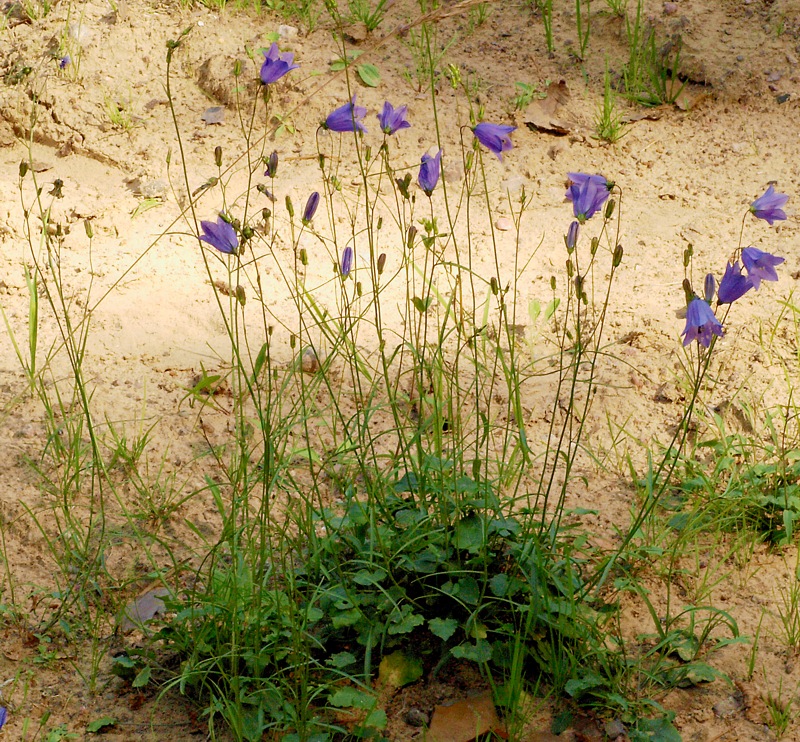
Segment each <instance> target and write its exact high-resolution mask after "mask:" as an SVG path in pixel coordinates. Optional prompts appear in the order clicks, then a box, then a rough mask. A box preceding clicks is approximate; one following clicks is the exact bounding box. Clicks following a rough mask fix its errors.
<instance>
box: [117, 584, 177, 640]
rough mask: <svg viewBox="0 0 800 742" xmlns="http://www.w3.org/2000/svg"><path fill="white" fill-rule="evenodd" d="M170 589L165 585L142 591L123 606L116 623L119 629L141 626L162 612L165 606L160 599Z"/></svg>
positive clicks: (130, 629)
mask: <svg viewBox="0 0 800 742" xmlns="http://www.w3.org/2000/svg"><path fill="white" fill-rule="evenodd" d="M169 594H170V591H169V589H168V588H166V587H156V588H153V589H151V590H148V591H147V592H145V593H142V594H141V595H140V596H139V597H138V598H135V599H134V600H132V601H131V602H130V603H128V605H126V606H125V610H124V611H123V612H122V615H121V617H120V618H119V620H118V625H119V628H120V630H121V631H133V630H134V629H138V628H141V626H142V624H145V623H147V622H148V621H150V620H151V619H152V618H153V617H154V616H156V615H158V614H159V613H163V612H164V609H165V608H166V606H165V605H164V601H163V600H161V598H163V597H164V596H166V595H169Z"/></svg>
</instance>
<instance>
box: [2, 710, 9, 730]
mask: <svg viewBox="0 0 800 742" xmlns="http://www.w3.org/2000/svg"><path fill="white" fill-rule="evenodd" d="M7 721H8V709H7V708H6V707H5V706H0V729H2V728H3V727H4V726H5V725H6V722H7Z"/></svg>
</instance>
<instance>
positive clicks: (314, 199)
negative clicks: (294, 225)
mask: <svg viewBox="0 0 800 742" xmlns="http://www.w3.org/2000/svg"><path fill="white" fill-rule="evenodd" d="M317 206H319V193H318V192H317V191H314V192H313V193H312V194H311V195H310V196H309V197H308V201H306V207H305V209H303V224H308V223H309V222H310V221H311V220H312V219H313V218H314V214H316V213H317Z"/></svg>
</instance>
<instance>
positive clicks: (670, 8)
mask: <svg viewBox="0 0 800 742" xmlns="http://www.w3.org/2000/svg"><path fill="white" fill-rule="evenodd" d="M677 12H678V4H677V3H669V2H667V3H664V15H675V13H677Z"/></svg>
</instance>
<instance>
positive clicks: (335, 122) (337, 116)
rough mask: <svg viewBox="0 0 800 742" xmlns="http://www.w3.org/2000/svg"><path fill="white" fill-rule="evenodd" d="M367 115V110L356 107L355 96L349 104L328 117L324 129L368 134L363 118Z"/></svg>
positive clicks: (323, 125)
mask: <svg viewBox="0 0 800 742" xmlns="http://www.w3.org/2000/svg"><path fill="white" fill-rule="evenodd" d="M366 115H367V109H366V108H364V107H363V106H357V105H356V97H355V95H354V96H353V97H352V98H351V99H350V102H349V103H345V104H344V105H343V106H339V108H337V109H336V110H335V111H334V112H333V113H331V114H329V115H328V118H326V119H325V123H323V124H322V128H323V129H327V130H328V131H337V132H339V133H343V132H346V131H360V132H361V133H362V134H366V133H367V130H366V128H365V126H364V124H363V118H364V116H366Z"/></svg>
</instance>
